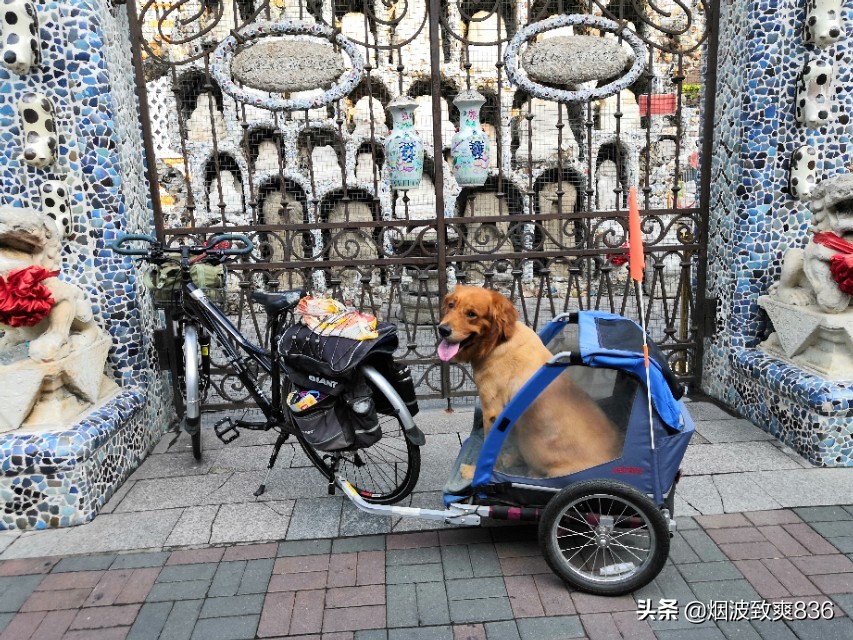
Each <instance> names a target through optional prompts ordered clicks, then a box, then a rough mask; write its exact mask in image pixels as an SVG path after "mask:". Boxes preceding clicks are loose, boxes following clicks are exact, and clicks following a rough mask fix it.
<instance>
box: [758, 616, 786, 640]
mask: <svg viewBox="0 0 853 640" xmlns="http://www.w3.org/2000/svg"><path fill="white" fill-rule="evenodd" d="M752 626H753V627H754V628H755V630H756V631H757V632H758V634H759V635H760V636H761V638H762V640H797V636H795V635H794V632H793V631H791V629H789V628H788V625H787V624H786V623H785V622H784V621H782V620H777V621H775V622H773V621H769V620H753V621H752Z"/></svg>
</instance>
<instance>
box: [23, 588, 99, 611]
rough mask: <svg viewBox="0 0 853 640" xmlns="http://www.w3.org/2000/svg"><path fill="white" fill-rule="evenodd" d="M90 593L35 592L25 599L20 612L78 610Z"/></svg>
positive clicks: (69, 590) (87, 591)
mask: <svg viewBox="0 0 853 640" xmlns="http://www.w3.org/2000/svg"><path fill="white" fill-rule="evenodd" d="M91 592H92V589H91V588H86V589H64V590H62V591H35V592H33V594H32V595H31V596H30V597H29V598H27V601H26V602H25V603H24V604H23V606H22V607H21V611H24V612H29V611H54V610H56V609H78V608H80V607H82V606H83V603H84V602H86V598H88V597H89V594H90V593H91Z"/></svg>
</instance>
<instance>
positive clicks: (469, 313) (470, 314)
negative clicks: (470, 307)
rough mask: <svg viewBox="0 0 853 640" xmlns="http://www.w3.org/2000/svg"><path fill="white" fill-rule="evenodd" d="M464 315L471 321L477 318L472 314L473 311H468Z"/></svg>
mask: <svg viewBox="0 0 853 640" xmlns="http://www.w3.org/2000/svg"><path fill="white" fill-rule="evenodd" d="M465 315H466V316H468V317H469V318H471V319H472V320H473V319H474V318H476V317H477V314H476V313H474V312H473V311H469V312H467V313H466V314H465Z"/></svg>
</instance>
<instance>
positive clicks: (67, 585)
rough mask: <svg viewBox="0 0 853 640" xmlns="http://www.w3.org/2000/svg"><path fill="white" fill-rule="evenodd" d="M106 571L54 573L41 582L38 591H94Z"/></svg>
mask: <svg viewBox="0 0 853 640" xmlns="http://www.w3.org/2000/svg"><path fill="white" fill-rule="evenodd" d="M104 574H105V572H104V571H75V572H72V573H54V574H51V575H49V576H45V578H44V579H43V580H42V581H41V583H40V584H39V586H38V591H54V590H58V589H83V588H86V587H88V588H90V589H93V588H94V587H95V585H96V584H98V582H100V581H101V578H103V577H104Z"/></svg>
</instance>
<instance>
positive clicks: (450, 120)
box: [406, 75, 459, 148]
mask: <svg viewBox="0 0 853 640" xmlns="http://www.w3.org/2000/svg"><path fill="white" fill-rule="evenodd" d="M440 87H441V91H440V95H441V98H442V99H441V102H440V105H441V144H442V147H443V148H447V147H449V146H450V139H451V138H452V137H453V134H454V133H456V128H457V127H458V126H459V114H458V113H456V107H454V106H453V99H454V98H455V97H456V96H457V95H458V94H459V87H458V86H457V85H456V83H455V82H453V81H452V80H449V79H447V78H445V77H443V76H442V78H441V82H440ZM406 93H407V95H408V96H409V97H410V98H412V99H414V101H415V102H416V103H417V104H418V108H417V110H415V129H416V130H417V132H418V133H419V134H420V135H421V138H422V139H423V140H424V142H432V140H433V112H432V78H431V77H430V76H429V75H422V76H419V77H418V78H417V79H416V80H415V81H414V82H412V84H411V86H410V87H409V90H408V91H407V92H406Z"/></svg>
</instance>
